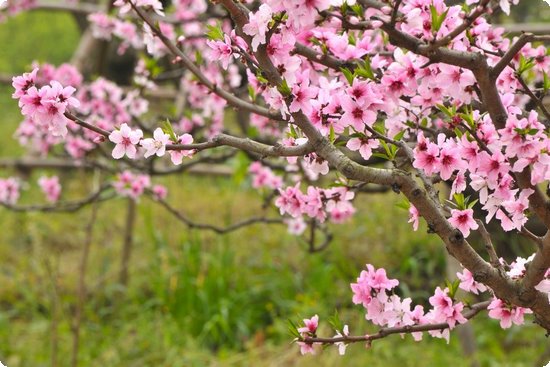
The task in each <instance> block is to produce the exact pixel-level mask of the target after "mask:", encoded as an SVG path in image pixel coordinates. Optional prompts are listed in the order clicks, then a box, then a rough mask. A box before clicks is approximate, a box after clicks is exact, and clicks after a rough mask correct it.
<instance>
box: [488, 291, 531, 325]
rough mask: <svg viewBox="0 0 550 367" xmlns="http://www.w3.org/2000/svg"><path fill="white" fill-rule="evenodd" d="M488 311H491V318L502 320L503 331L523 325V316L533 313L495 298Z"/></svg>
mask: <svg viewBox="0 0 550 367" xmlns="http://www.w3.org/2000/svg"><path fill="white" fill-rule="evenodd" d="M487 309H488V310H489V317H490V318H492V319H496V320H500V327H501V328H503V329H508V328H510V327H511V326H512V324H516V325H521V324H523V323H524V319H523V315H524V314H528V313H532V311H531V310H530V309H528V308H523V307H516V306H511V305H507V304H506V303H505V302H504V301H502V300H501V299H498V298H493V300H492V301H491V303H490V304H489V306H488V307H487Z"/></svg>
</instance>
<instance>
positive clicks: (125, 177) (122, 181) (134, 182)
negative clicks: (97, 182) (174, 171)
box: [113, 171, 151, 200]
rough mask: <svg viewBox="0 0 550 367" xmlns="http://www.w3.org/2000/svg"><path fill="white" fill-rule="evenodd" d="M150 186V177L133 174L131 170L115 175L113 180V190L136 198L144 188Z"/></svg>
mask: <svg viewBox="0 0 550 367" xmlns="http://www.w3.org/2000/svg"><path fill="white" fill-rule="evenodd" d="M150 186H151V178H150V177H149V176H147V175H140V174H137V175H136V174H133V173H132V172H131V171H124V172H122V173H119V174H118V175H117V180H116V181H115V182H113V187H114V188H115V191H116V192H117V193H118V194H119V195H121V196H125V197H129V198H132V199H134V200H136V199H138V198H139V197H140V196H141V195H142V194H143V193H144V192H145V189H147V188H149V187H150Z"/></svg>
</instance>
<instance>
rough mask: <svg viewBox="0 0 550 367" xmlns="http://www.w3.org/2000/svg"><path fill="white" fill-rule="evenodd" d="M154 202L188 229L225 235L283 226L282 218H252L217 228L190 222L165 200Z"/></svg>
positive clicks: (211, 225)
mask: <svg viewBox="0 0 550 367" xmlns="http://www.w3.org/2000/svg"><path fill="white" fill-rule="evenodd" d="M154 201H155V202H157V203H159V204H160V205H161V206H162V207H163V208H164V209H166V210H167V211H168V212H169V213H171V214H172V215H173V216H174V217H176V218H177V219H178V220H179V221H181V222H182V223H184V224H185V225H187V226H188V227H189V228H193V229H202V230H207V231H212V232H215V233H217V234H225V233H229V232H233V231H236V230H239V229H241V228H244V227H247V226H250V225H252V224H256V223H265V224H284V221H283V218H267V217H252V218H248V219H244V220H242V221H240V222H237V223H233V224H231V225H229V226H227V227H219V226H215V225H213V224H207V223H197V222H194V221H192V220H191V219H189V218H188V217H187V216H186V215H184V214H183V213H181V212H180V211H179V210H177V209H176V208H174V207H172V206H171V205H170V204H169V203H168V202H167V201H166V200H162V199H154Z"/></svg>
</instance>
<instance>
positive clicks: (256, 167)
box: [248, 162, 283, 190]
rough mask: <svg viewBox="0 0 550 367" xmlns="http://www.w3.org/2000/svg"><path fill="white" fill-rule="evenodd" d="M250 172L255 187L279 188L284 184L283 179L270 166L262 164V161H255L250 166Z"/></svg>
mask: <svg viewBox="0 0 550 367" xmlns="http://www.w3.org/2000/svg"><path fill="white" fill-rule="evenodd" d="M248 172H249V173H250V174H251V176H252V187H253V188H255V189H260V188H263V187H265V188H268V189H272V190H275V189H278V188H280V187H282V186H283V179H282V177H280V176H277V175H276V174H275V173H273V171H272V170H271V169H270V168H269V167H265V166H262V164H261V163H260V162H253V163H252V164H251V165H250V167H248Z"/></svg>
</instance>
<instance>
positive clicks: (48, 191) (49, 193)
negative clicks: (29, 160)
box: [38, 176, 61, 203]
mask: <svg viewBox="0 0 550 367" xmlns="http://www.w3.org/2000/svg"><path fill="white" fill-rule="evenodd" d="M38 185H39V186H40V189H41V190H42V192H43V193H44V195H46V200H48V201H49V202H50V203H56V202H57V201H58V200H59V197H60V196H61V184H60V183H59V178H58V177H57V176H52V177H46V176H42V177H40V178H39V179H38Z"/></svg>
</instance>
